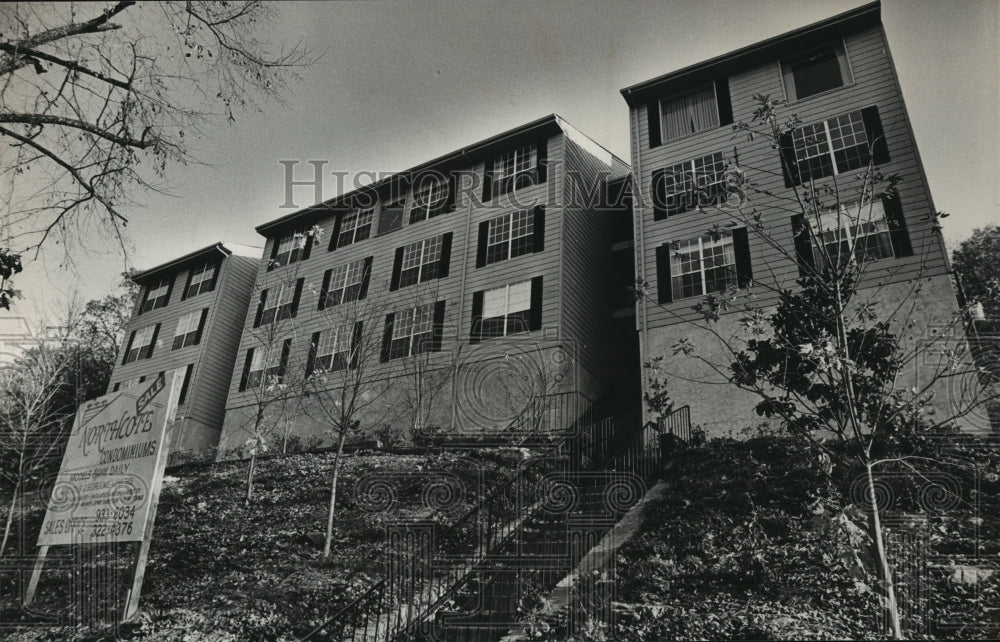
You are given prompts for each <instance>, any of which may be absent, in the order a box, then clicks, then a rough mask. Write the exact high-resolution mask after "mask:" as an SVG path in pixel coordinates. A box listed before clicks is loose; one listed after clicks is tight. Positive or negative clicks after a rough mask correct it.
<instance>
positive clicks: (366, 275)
mask: <svg viewBox="0 0 1000 642" xmlns="http://www.w3.org/2000/svg"><path fill="white" fill-rule="evenodd" d="M373 259H374V257H371V256H368V257H365V266H364V267H363V268H362V276H361V289H360V290H358V300H359V301H361V300H363V299H364V298H365V297H367V296H368V284H369V283H371V280H372V261H373Z"/></svg>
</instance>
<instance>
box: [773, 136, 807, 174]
mask: <svg viewBox="0 0 1000 642" xmlns="http://www.w3.org/2000/svg"><path fill="white" fill-rule="evenodd" d="M778 146H779V147H780V148H781V149H780V152H781V175H782V176H783V177H784V178H785V187H794V186H796V185H800V184H801V183H802V179H801V178H800V177H799V166H798V164H797V163H796V161H795V142H794V141H793V140H792V135H791V134H790V133H784V134H782V135H781V136H780V137H778Z"/></svg>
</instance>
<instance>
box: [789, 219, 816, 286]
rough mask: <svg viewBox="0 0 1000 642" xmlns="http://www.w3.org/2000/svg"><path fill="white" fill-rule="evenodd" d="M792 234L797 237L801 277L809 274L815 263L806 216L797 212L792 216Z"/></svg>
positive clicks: (796, 247) (796, 251) (796, 246)
mask: <svg viewBox="0 0 1000 642" xmlns="http://www.w3.org/2000/svg"><path fill="white" fill-rule="evenodd" d="M792 236H793V237H794V239H795V257H796V260H797V262H798V265H799V278H804V277H805V276H807V275H808V274H809V273H810V272H811V271H812V268H813V265H815V263H814V260H813V251H812V239H811V238H810V236H809V227H808V226H807V225H806V220H805V216H804V215H803V214H796V215H795V216H793V217H792Z"/></svg>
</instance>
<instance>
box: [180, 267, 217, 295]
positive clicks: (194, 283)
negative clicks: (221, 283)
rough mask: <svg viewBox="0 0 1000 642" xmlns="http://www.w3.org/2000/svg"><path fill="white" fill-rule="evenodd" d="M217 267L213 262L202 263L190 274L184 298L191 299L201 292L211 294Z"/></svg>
mask: <svg viewBox="0 0 1000 642" xmlns="http://www.w3.org/2000/svg"><path fill="white" fill-rule="evenodd" d="M218 269H219V265H218V264H217V263H214V262H208V263H202V264H201V265H199V266H198V267H196V268H195V269H194V270H193V271H192V272H191V280H190V282H189V283H188V287H187V291H186V292H185V293H184V298H185V299H186V298H188V297H193V296H196V295H198V294H201V293H202V292H211V291H212V288H213V287H214V285H215V272H216V270H218Z"/></svg>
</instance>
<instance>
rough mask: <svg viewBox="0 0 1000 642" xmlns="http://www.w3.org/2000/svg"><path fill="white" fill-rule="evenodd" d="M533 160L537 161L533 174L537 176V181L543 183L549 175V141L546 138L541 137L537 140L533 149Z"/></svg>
mask: <svg viewBox="0 0 1000 642" xmlns="http://www.w3.org/2000/svg"><path fill="white" fill-rule="evenodd" d="M535 160H537V161H538V163H537V165H536V168H535V176H536V177H537V182H538V183H544V182H545V181H546V180H548V177H549V141H548V139H543V140H540V141H538V147H537V149H536V150H535Z"/></svg>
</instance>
